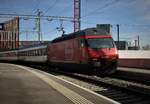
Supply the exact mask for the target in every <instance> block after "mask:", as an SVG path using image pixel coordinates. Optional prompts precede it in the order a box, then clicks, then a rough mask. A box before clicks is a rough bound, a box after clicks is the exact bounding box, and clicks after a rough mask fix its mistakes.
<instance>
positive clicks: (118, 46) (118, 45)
mask: <svg viewBox="0 0 150 104" xmlns="http://www.w3.org/2000/svg"><path fill="white" fill-rule="evenodd" d="M117 48H118V49H120V44H119V24H117Z"/></svg>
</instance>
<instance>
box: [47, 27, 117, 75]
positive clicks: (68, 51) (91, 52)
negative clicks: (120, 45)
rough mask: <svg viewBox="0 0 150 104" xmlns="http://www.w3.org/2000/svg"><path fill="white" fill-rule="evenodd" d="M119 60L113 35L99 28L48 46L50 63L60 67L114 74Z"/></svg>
mask: <svg viewBox="0 0 150 104" xmlns="http://www.w3.org/2000/svg"><path fill="white" fill-rule="evenodd" d="M117 60H118V51H117V49H116V46H115V44H114V42H113V39H112V37H111V35H110V34H108V33H107V32H106V31H104V30H101V29H99V28H88V29H85V30H82V31H79V32H76V33H72V34H69V35H65V36H62V37H59V38H56V39H54V40H53V41H52V42H51V44H49V46H48V62H49V63H51V65H55V66H59V67H65V68H72V69H75V70H77V69H78V70H80V71H86V70H88V69H90V71H96V72H97V73H101V74H112V73H114V72H115V70H116V68H117Z"/></svg>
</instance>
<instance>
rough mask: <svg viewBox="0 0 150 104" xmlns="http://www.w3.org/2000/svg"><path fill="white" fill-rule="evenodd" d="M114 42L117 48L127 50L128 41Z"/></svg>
mask: <svg viewBox="0 0 150 104" xmlns="http://www.w3.org/2000/svg"><path fill="white" fill-rule="evenodd" d="M115 44H116V46H117V48H118V50H128V42H127V41H119V42H118V41H115Z"/></svg>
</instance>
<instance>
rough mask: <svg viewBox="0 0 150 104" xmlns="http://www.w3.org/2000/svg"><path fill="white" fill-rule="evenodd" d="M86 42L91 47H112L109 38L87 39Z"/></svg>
mask: <svg viewBox="0 0 150 104" xmlns="http://www.w3.org/2000/svg"><path fill="white" fill-rule="evenodd" d="M87 44H88V46H89V47H91V48H113V47H114V42H113V40H112V39H111V38H94V39H87Z"/></svg>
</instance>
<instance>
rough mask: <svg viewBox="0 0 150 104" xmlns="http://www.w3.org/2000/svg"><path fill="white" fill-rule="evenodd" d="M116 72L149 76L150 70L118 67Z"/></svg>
mask: <svg viewBox="0 0 150 104" xmlns="http://www.w3.org/2000/svg"><path fill="white" fill-rule="evenodd" d="M117 70H118V71H124V72H133V73H139V74H150V69H143V68H129V67H118V69H117Z"/></svg>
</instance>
